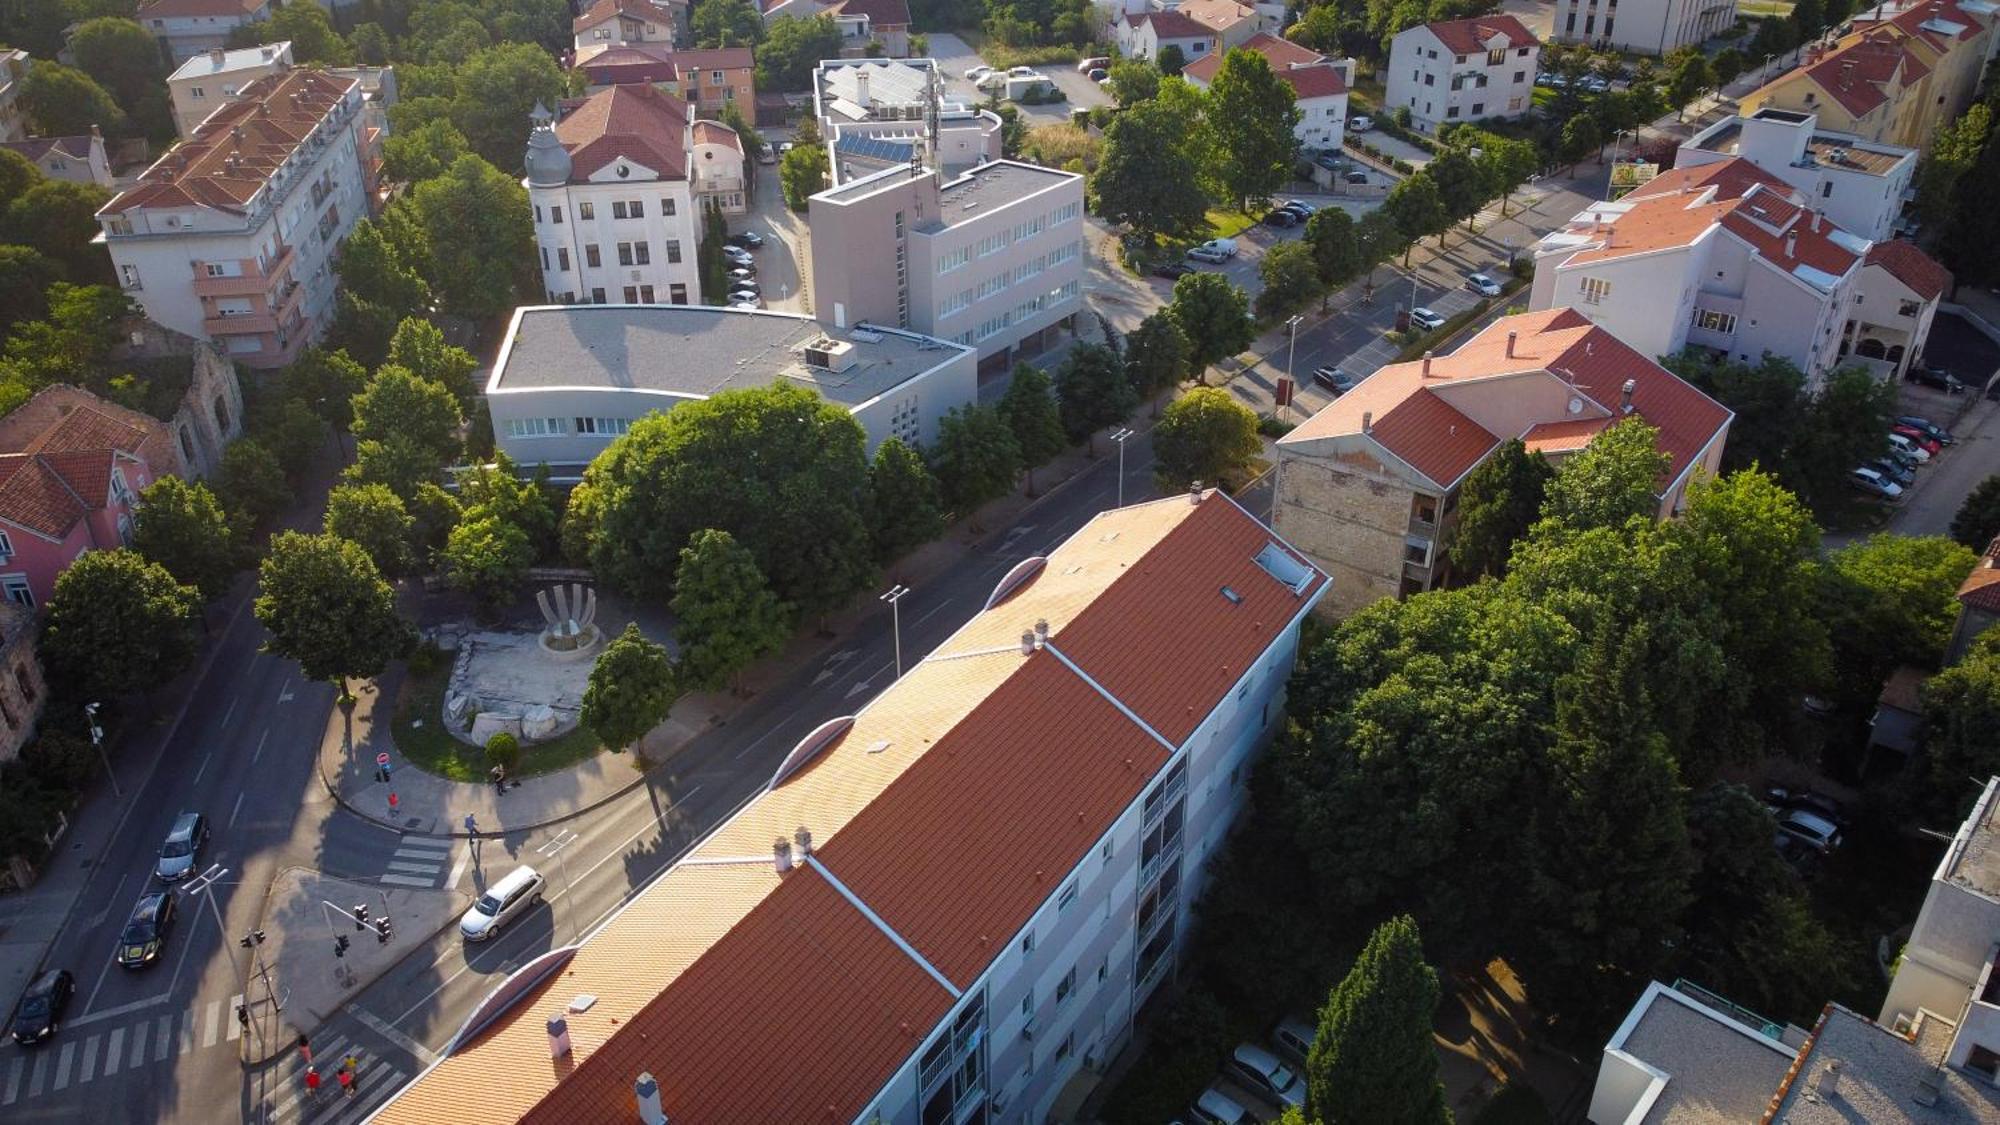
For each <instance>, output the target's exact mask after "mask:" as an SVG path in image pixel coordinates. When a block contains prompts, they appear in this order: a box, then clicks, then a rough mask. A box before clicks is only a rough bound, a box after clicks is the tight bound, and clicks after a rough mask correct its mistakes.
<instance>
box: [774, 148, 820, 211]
mask: <svg viewBox="0 0 2000 1125" xmlns="http://www.w3.org/2000/svg"><path fill="white" fill-rule="evenodd" d="M826 174H827V173H826V149H824V148H822V147H820V146H819V145H808V144H800V145H795V146H793V148H792V150H791V151H790V152H787V153H786V154H785V159H784V160H783V161H781V162H780V163H779V164H778V183H779V184H780V185H781V186H782V187H783V188H784V193H785V206H787V207H790V208H791V209H792V210H794V211H804V210H805V209H806V200H808V199H811V198H812V197H813V196H815V195H818V194H819V193H820V192H823V191H825V190H826V187H827V181H826Z"/></svg>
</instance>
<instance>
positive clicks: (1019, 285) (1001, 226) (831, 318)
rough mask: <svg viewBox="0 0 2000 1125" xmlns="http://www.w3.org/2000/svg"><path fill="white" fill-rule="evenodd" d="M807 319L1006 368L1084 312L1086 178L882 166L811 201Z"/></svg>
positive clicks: (1009, 167) (1007, 164) (1041, 171)
mask: <svg viewBox="0 0 2000 1125" xmlns="http://www.w3.org/2000/svg"><path fill="white" fill-rule="evenodd" d="M808 219H809V221H810V223H811V227H812V246H813V255H812V258H813V262H812V266H813V269H812V286H813V289H812V292H813V308H814V309H815V310H816V312H817V315H818V316H819V318H820V319H821V320H823V321H825V322H827V323H828V324H831V325H834V326H835V327H846V326H849V325H853V324H859V323H862V322H866V323H869V324H882V325H887V326H890V327H895V328H911V329H915V330H916V331H918V332H922V333H924V334H926V335H930V336H936V337H939V338H940V339H945V340H950V341H952V342H953V343H957V344H967V345H971V346H972V347H974V348H977V349H978V351H979V358H980V362H981V364H982V365H984V366H989V367H1005V366H1009V365H1011V364H1012V363H1013V361H1014V360H1015V359H1017V358H1024V357H1027V356H1032V355H1035V354H1038V353H1040V352H1041V351H1043V350H1044V349H1045V348H1046V347H1048V346H1049V345H1050V344H1051V343H1052V342H1053V340H1054V338H1055V334H1056V333H1057V332H1059V331H1061V330H1063V329H1066V328H1073V327H1074V326H1075V321H1076V315H1077V313H1078V312H1079V311H1080V310H1081V309H1082V308H1083V255H1084V227H1083V177H1082V176H1079V175H1076V174H1075V173H1072V172H1061V171H1057V170H1055V169H1052V168H1043V167H1040V166H1037V165H1033V164H1023V163H1019V162H1017V161H1012V160H999V161H995V162H993V163H991V164H982V165H980V166H978V167H976V168H973V169H972V170H970V171H968V172H966V173H964V174H963V175H960V176H958V177H956V178H953V179H947V178H946V177H945V174H944V173H943V172H941V171H939V170H937V169H934V168H925V167H921V166H918V165H916V164H900V165H894V166H891V167H889V168H887V169H885V170H883V171H881V172H877V173H875V174H874V175H871V176H867V177H864V178H862V179H858V180H854V181H851V182H849V183H846V184H843V185H842V186H840V187H836V188H830V189H828V190H826V191H823V192H821V193H819V194H818V195H815V196H813V197H812V199H811V201H810V203H809V211H808Z"/></svg>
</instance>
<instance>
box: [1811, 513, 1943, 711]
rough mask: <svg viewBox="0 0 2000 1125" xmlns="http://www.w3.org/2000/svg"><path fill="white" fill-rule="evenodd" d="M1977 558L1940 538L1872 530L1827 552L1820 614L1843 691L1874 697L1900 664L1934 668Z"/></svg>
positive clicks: (1846, 694)
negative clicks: (1861, 538)
mask: <svg viewBox="0 0 2000 1125" xmlns="http://www.w3.org/2000/svg"><path fill="white" fill-rule="evenodd" d="M1977 562H1978V556H1976V555H1974V554H1973V552H1972V551H1971V550H1970V549H1969V548H1967V547H1964V546H1961V545H1960V544H1957V543H1954V542H1952V541H1951V540H1949V539H1946V538H1944V537H1943V536H1908V535H1892V534H1888V533H1886V532H1884V533H1879V534H1876V535H1871V536H1869V537H1868V538H1866V539H1863V540H1861V541H1860V542H1858V543H1849V544H1847V545H1846V546H1844V547H1841V548H1840V549H1839V550H1836V551H1834V552H1833V553H1831V554H1830V555H1828V556H1827V559H1826V565H1825V567H1824V568H1823V569H1822V570H1821V571H1820V572H1819V578H1820V590H1819V614H1818V616H1819V618H1820V620H1822V621H1824V622H1825V623H1826V628H1827V629H1828V630H1829V632H1830V633H1831V635H1832V642H1833V659H1834V669H1835V672H1836V674H1837V676H1838V683H1839V687H1840V691H1841V694H1842V695H1843V696H1844V697H1846V698H1847V699H1848V700H1849V701H1852V702H1855V703H1861V702H1864V701H1867V700H1872V699H1874V698H1875V696H1876V694H1877V692H1879V691H1880V690H1881V687H1882V681H1883V679H1884V678H1885V677H1886V676H1888V674H1889V673H1890V672H1891V671H1892V670H1894V669H1895V667H1896V666H1897V665H1899V664H1914V665H1916V666H1918V667H1920V668H1935V667H1937V666H1938V662H1939V660H1940V658H1941V657H1942V656H1943V654H1944V646H1945V642H1946V641H1947V640H1948V639H1949V638H1950V636H1951V628H1952V624H1953V623H1954V622H1955V621H1956V620H1957V617H1958V599H1957V594H1958V588H1959V586H1960V585H1961V584H1962V583H1964V581H1965V576H1966V575H1968V574H1970V573H1972V568H1973V566H1974V564H1975V563H1977Z"/></svg>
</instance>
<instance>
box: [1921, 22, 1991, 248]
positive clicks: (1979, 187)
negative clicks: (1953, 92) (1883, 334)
mask: <svg viewBox="0 0 2000 1125" xmlns="http://www.w3.org/2000/svg"><path fill="white" fill-rule="evenodd" d="M1996 122H2000V61H1996V62H1989V63H1987V64H1986V74H1985V84H1984V87H1983V88H1982V91H1981V93H1980V98H1979V101H1977V102H1975V103H1974V104H1973V106H1972V107H1971V108H1970V109H1968V110H1966V111H1965V113H1964V115H1963V116H1961V117H1959V119H1958V120H1956V121H1954V122H1952V123H1950V124H1948V125H1946V126H1944V127H1943V128H1942V129H1939V130H1938V132H1937V136H1936V137H1935V138H1934V139H1933V140H1932V142H1931V147H1930V151H1929V152H1928V153H1926V154H1925V156H1924V159H1923V162H1922V163H1921V164H1919V165H1918V167H1917V179H1916V187H1917V202H1916V205H1917V214H1918V216H1919V217H1920V219H1921V220H1922V222H1923V225H1924V231H1925V235H1926V237H1927V238H1928V240H1929V241H1930V243H1931V245H1932V246H1934V247H1935V248H1936V250H1937V254H1938V256H1939V257H1940V258H1942V259H1943V261H1944V264H1945V265H1947V266H1950V267H1951V269H1952V272H1953V274H1955V275H1956V276H1957V278H1958V280H1959V281H1960V282H1967V281H1970V282H1973V283H1975V284H1980V285H1991V284H1993V283H1994V282H1995V281H1996V280H2000V264H1996V263H1995V262H1994V260H1993V257H1994V256H1993V255H1992V254H1991V253H1990V252H1988V250H1987V249H1984V248H1986V247H1991V246H1992V245H1993V244H1994V240H1995V239H2000V216H1995V215H1994V213H1993V208H1992V207H1991V205H1990V203H1989V201H1988V200H1987V199H1986V198H1985V192H1986V190H1988V189H1989V188H1990V186H1991V185H1992V184H1993V182H1994V178H1995V177H1996V176H2000V140H1995V136H1996V134H2000V130H1996V129H1995V128H1994V125H1995V123H1996Z"/></svg>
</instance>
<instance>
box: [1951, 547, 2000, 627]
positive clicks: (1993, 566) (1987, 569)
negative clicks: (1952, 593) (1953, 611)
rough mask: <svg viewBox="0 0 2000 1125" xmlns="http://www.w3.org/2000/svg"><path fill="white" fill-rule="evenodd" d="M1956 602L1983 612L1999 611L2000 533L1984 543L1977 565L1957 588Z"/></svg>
mask: <svg viewBox="0 0 2000 1125" xmlns="http://www.w3.org/2000/svg"><path fill="white" fill-rule="evenodd" d="M1958 604H1960V605H1962V606H1964V607H1965V608H1967V609H1975V610H1979V611H1981V612H1983V613H2000V535H1996V536H1994V538H1993V542H1991V543H1988V544H1987V545H1986V553H1985V554H1983V555H1981V556H1979V565H1978V566H1975V567H1973V568H1972V573H1971V574H1968V575H1966V576H1965V581H1964V583H1962V584H1961V585H1960V586H1959V588H1958Z"/></svg>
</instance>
